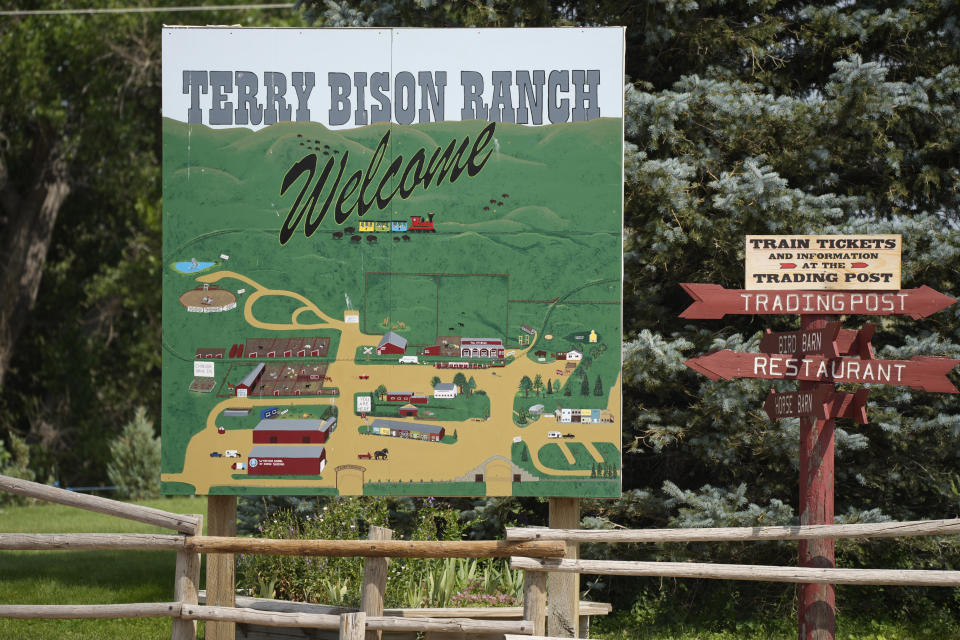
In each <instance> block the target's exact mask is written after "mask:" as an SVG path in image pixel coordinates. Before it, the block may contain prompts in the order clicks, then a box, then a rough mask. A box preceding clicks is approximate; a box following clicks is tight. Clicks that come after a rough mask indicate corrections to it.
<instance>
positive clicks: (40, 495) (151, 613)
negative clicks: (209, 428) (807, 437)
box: [0, 476, 960, 640]
mask: <svg viewBox="0 0 960 640" xmlns="http://www.w3.org/2000/svg"><path fill="white" fill-rule="evenodd" d="M0 490H2V491H9V492H12V493H16V494H19V495H23V496H27V497H30V498H36V499H40V500H47V501H50V502H56V503H60V504H65V505H69V506H74V507H77V508H80V509H87V510H90V511H96V512H98V513H105V514H108V515H113V516H117V517H120V518H126V519H130V520H135V521H138V522H144V523H147V524H151V525H155V526H159V527H163V528H166V529H172V530H174V531H177V532H178V533H177V534H174V535H169V534H168V535H162V534H79V533H78V534H0V550H102V549H120V550H130V549H171V550H175V551H176V552H177V562H176V572H175V582H174V598H175V601H174V602H150V603H132V604H110V605H3V604H0V617H3V618H157V617H166V618H171V619H172V624H173V628H172V635H171V637H172V638H173V640H186V639H188V638H196V623H197V621H199V620H204V621H208V622H225V623H245V624H256V625H261V626H265V627H306V628H313V629H328V630H337V631H338V632H339V637H340V638H341V640H361V639H364V638H366V639H367V640H370V638H371V637H373V638H375V637H376V635H377V634H379V633H380V632H383V631H390V632H397V631H410V632H423V633H431V632H439V633H461V634H495V635H497V636H501V635H502V636H503V637H504V638H505V639H506V640H519V639H520V638H524V639H527V640H540V639H544V638H546V636H544V635H543V634H544V632H545V623H544V621H545V619H546V618H547V613H548V612H547V599H546V592H547V588H546V587H547V574H548V573H551V574H557V575H562V574H580V573H589V574H600V575H634V576H663V577H677V578H713V579H721V580H753V581H768V582H785V583H828V584H857V585H916V586H945V587H957V586H960V571H937V570H922V571H919V570H885V569H820V568H801V567H776V566H759V565H725V564H709V563H699V562H630V561H616V560H581V559H578V558H577V557H576V545H577V544H579V543H583V542H594V543H597V542H602V543H616V542H633V543H644V542H647V543H663V542H694V541H697V542H724V541H752V540H810V539H818V538H885V537H909V536H929V535H956V534H958V533H960V519H953V520H934V521H917V522H883V523H871V524H856V525H813V526H790V527H737V528H704V529H648V530H604V531H584V530H580V529H547V528H542V527H529V528H522V529H520V528H509V529H507V537H506V538H507V539H506V540H499V541H498V540H481V541H463V542H414V541H402V540H390V539H389V537H390V536H389V534H388V532H387V531H385V530H382V531H372V532H371V539H369V540H267V539H259V538H236V537H228V536H204V535H201V534H202V524H203V518H202V516H199V515H182V514H174V513H168V512H165V511H162V510H159V509H151V508H147V507H140V506H136V505H129V504H125V503H122V502H117V501H114V500H109V499H106V498H100V497H96V496H88V495H83V494H78V493H74V492H70V491H65V490H62V489H57V488H54V487H49V486H46V485H42V484H38V483H34V482H28V481H25V480H19V479H16V478H10V477H7V476H0ZM571 548H572V549H573V552H572V553H571V552H570V550H571ZM201 553H214V554H216V553H221V554H224V553H225V554H229V553H254V554H277V555H314V556H339V557H343V556H351V557H364V558H373V559H374V562H385V560H382V559H385V558H400V557H404V558H483V557H509V558H510V567H511V568H512V569H521V570H523V571H524V572H525V575H524V603H523V618H522V619H521V620H494V619H487V618H482V617H474V618H467V617H437V616H436V614H437V613H438V612H437V611H435V610H431V614H432V615H430V616H427V615H423V616H419V617H415V616H411V617H402V616H397V615H387V616H384V615H369V614H370V613H382V612H383V605H382V595H383V586H382V581H383V580H385V571H383V570H381V569H383V568H384V567H385V566H386V565H385V564H384V565H372V566H371V567H368V569H370V571H369V572H368V579H367V582H369V583H370V584H369V585H367V586H369V587H370V588H369V590H368V589H367V588H365V595H364V601H365V604H370V603H366V601H367V600H368V599H372V600H376V599H377V598H379V608H377V607H376V603H372V605H371V609H372V610H370V609H368V610H367V611H360V612H345V613H339V614H327V613H305V612H293V611H265V610H262V609H254V608H250V607H226V606H218V605H216V604H212V605H211V604H207V605H201V604H199V591H198V585H199V580H200V554H201ZM378 566H379V567H380V568H379V569H378V568H377V567H378ZM368 593H369V594H372V595H368ZM557 600H558V601H561V605H562V606H572V607H573V608H574V609H573V615H571V614H570V612H569V611H561V612H559V613H560V614H559V615H558V617H559V618H560V619H563V620H567V621H570V620H576V619H578V618H577V614H576V608H577V607H579V605H580V603H579V601H577V602H576V603H574V604H572V605H571V604H570V603H569V602H567V601H566V600H567V599H566V598H560V599H555V602H551V607H556V606H558V605H557V602H556V601H557ZM406 611H408V612H409V611H410V610H406ZM458 611H461V610H458ZM405 615H406V614H405ZM562 630H563V631H565V632H566V633H564V635H567V636H568V637H572V636H575V635H576V634H577V629H576V628H566V629H562ZM371 634H373V635H372V636H371ZM584 635H585V634H584Z"/></svg>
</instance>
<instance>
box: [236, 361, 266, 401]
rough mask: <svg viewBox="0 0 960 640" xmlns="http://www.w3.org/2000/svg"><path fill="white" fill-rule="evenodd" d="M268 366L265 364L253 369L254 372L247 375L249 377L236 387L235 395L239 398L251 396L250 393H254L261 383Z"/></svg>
mask: <svg viewBox="0 0 960 640" xmlns="http://www.w3.org/2000/svg"><path fill="white" fill-rule="evenodd" d="M266 367H267V365H266V364H265V363H263V362H261V363H260V364H258V365H257V366H256V367H254V368H253V371H251V372H250V373H248V374H247V376H246V377H245V378H244V379H243V380H241V381H240V383H239V384H238V385H237V386H236V387H234V393H235V394H236V396H237V397H238V398H246V397H247V396H248V395H250V392H251V391H253V389H254V387H256V386H257V383H258V382H260V378H262V377H263V370H264V369H265V368H266Z"/></svg>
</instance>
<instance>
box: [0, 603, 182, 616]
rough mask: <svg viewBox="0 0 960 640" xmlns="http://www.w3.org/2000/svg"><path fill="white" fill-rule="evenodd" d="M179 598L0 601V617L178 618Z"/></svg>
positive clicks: (180, 604)
mask: <svg viewBox="0 0 960 640" xmlns="http://www.w3.org/2000/svg"><path fill="white" fill-rule="evenodd" d="M182 606H183V603H182V602H138V603H131V604H0V618H20V619H28V618H29V619H47V620H54V619H56V620H66V619H74V620H77V619H81V618H100V619H107V618H114V619H116V618H178V617H180V609H181V607H182Z"/></svg>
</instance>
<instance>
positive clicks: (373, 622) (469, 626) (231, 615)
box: [181, 604, 533, 636]
mask: <svg viewBox="0 0 960 640" xmlns="http://www.w3.org/2000/svg"><path fill="white" fill-rule="evenodd" d="M341 615H350V614H341ZM181 616H182V617H183V618H185V619H187V620H216V621H222V622H238V623H245V624H257V625H261V626H265V627H306V628H311V629H339V628H340V617H341V616H336V615H327V614H323V613H281V612H273V611H259V610H257V609H240V608H234V607H215V606H205V605H186V604H185V605H183V611H182V613H181ZM366 628H367V629H368V630H370V631H411V632H424V633H426V632H439V633H512V634H519V635H524V636H529V635H530V634H532V633H533V623H532V622H528V621H526V620H517V621H513V620H470V619H467V618H398V617H393V616H371V617H368V618H367V619H366Z"/></svg>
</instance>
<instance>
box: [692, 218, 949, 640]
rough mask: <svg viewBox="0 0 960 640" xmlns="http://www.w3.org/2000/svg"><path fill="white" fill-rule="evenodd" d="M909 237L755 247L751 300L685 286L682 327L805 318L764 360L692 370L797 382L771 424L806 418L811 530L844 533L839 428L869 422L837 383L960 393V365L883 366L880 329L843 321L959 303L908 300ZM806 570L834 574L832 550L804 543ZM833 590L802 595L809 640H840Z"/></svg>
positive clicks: (926, 292)
mask: <svg viewBox="0 0 960 640" xmlns="http://www.w3.org/2000/svg"><path fill="white" fill-rule="evenodd" d="M900 247H901V239H900V236H894V235H876V236H747V237H746V254H745V255H746V265H745V266H746V287H747V288H746V289H725V288H723V287H722V286H720V285H716V284H689V283H688V284H682V285H681V286H682V287H683V288H684V290H685V291H686V292H687V293H689V294H690V297H692V298H693V300H694V303H693V304H692V305H690V306H689V307H688V308H687V309H685V310H684V311H683V313H681V314H680V317H682V318H690V319H698V318H700V319H708V318H710V319H716V318H722V317H724V316H725V315H733V314H739V315H774V314H797V315H799V316H800V330H799V331H786V332H778V333H774V332H771V331H770V330H769V329H768V330H767V332H766V334H765V335H764V336H763V338H762V339H761V341H760V351H761V353H739V352H735V351H730V350H724V351H715V352H711V353H708V354H705V355H702V356H698V357H695V358H691V359H690V360H687V361H686V362H685V364H686V365H687V366H688V367H690V368H691V369H693V370H694V371H697V372H698V373H702V374H703V375H705V376H707V377H709V378H711V379H712V380H720V379H724V380H732V379H734V378H759V379H764V380H796V381H798V382H799V383H800V384H799V387H800V388H799V390H798V391H795V392H787V393H782V392H777V391H775V390H773V389H771V390H770V393H769V394H768V396H767V399H766V401H765V402H764V405H763V408H764V410H765V411H766V413H767V416H769V418H770V420H772V421H776V420H780V419H782V418H800V524H802V525H813V524H833V516H834V513H833V493H834V492H833V484H834V465H833V456H834V420H835V419H836V418H849V419H852V420H854V421H855V422H858V423H860V424H864V423H866V422H867V421H868V420H867V410H866V402H867V394H868V393H869V391H868V390H867V389H860V390H858V391H856V392H854V393H846V392H838V391H837V390H836V386H835V385H836V383H856V384H888V385H896V386H905V387H910V388H913V389H920V390H923V391H927V392H938V393H960V391H958V389H957V388H956V387H955V386H954V385H953V383H952V382H950V380H949V378H947V374H948V373H949V372H950V371H952V370H953V368H954V367H956V366H957V364H960V360H956V359H952V358H941V357H932V356H914V357H913V358H911V359H910V360H878V359H876V358H874V353H873V346H872V345H871V343H870V341H871V339H872V337H873V334H874V329H875V327H874V326H873V325H871V324H867V325H864V326H863V327H862V328H861V329H859V330H856V329H844V328H843V327H842V325H841V323H840V322H839V315H841V314H843V315H872V316H887V315H905V316H910V317H912V318H914V319H920V318H925V317H927V316H929V315H931V314H933V313H936V312H937V311H940V310H942V309H945V308H947V307H949V306H950V305H952V304H953V303H955V302H956V299H955V298H952V297H950V296H948V295H944V294H942V293H940V292H938V291H935V290H933V289H931V288H930V287H927V286H922V287H918V288H916V289H900V288H899V287H900ZM799 561H800V566H801V567H833V566H835V562H834V544H833V540H832V539H820V540H801V541H800V542H799ZM835 612H836V606H835V595H834V590H833V585H814V584H807V585H801V591H800V611H799V637H800V640H814V638H816V639H817V640H827V639H829V640H832V639H833V637H834V631H835V615H836V613H835Z"/></svg>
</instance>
